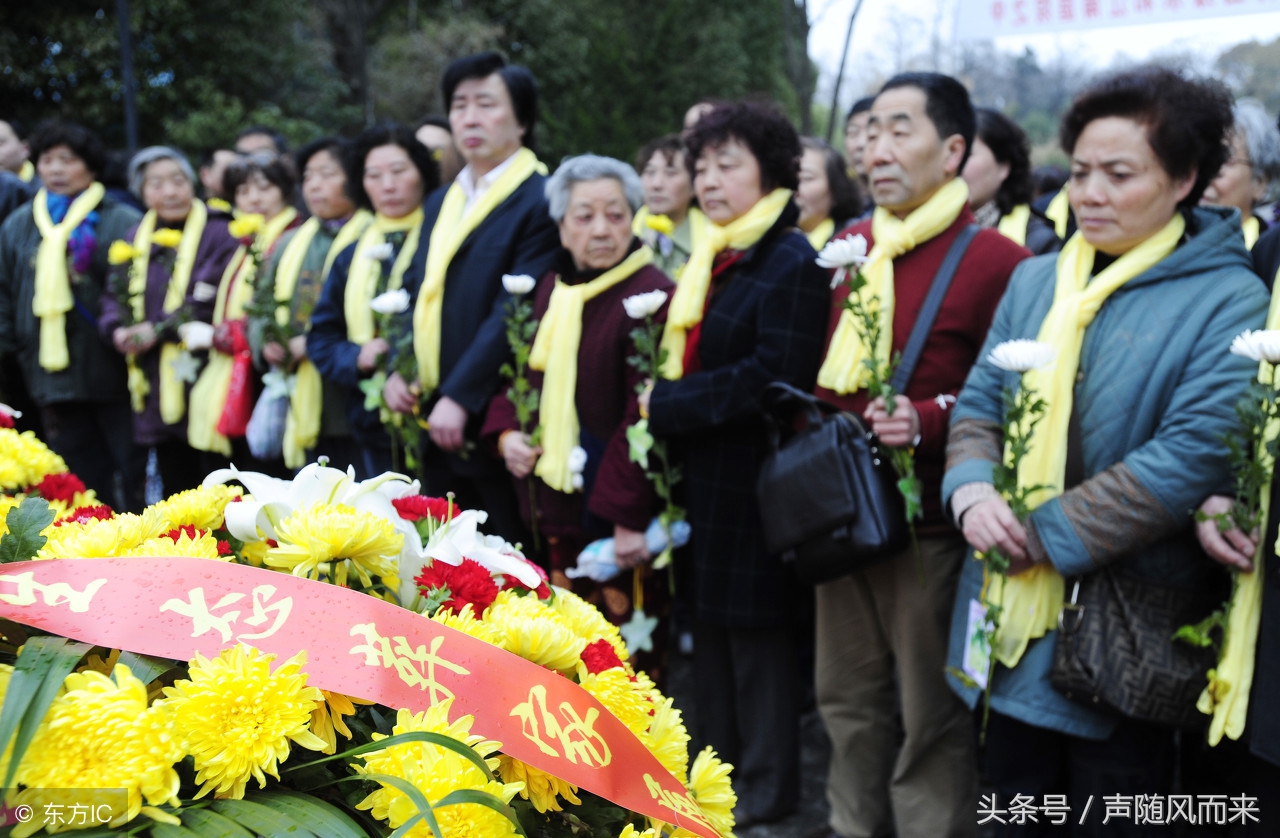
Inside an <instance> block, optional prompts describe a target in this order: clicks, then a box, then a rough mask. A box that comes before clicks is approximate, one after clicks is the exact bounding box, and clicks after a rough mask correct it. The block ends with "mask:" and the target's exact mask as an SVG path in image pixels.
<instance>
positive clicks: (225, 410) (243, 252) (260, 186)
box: [187, 151, 300, 477]
mask: <svg viewBox="0 0 1280 838" xmlns="http://www.w3.org/2000/svg"><path fill="white" fill-rule="evenodd" d="M296 179H297V178H296V175H295V173H294V168H293V164H292V163H290V162H289V159H288V158H287V157H278V156H276V155H275V154H273V153H271V152H266V151H257V152H254V153H253V154H250V155H248V156H247V157H243V158H241V159H240V160H237V161H236V162H235V163H233V164H232V165H231V166H230V167H229V168H228V169H227V173H226V176H225V178H224V183H225V184H226V189H227V192H228V193H229V194H231V195H234V196H235V208H236V214H237V216H238V222H239V223H241V224H243V223H244V222H245V221H248V220H252V221H253V222H254V224H253V225H250V226H253V227H254V228H255V229H252V230H246V231H245V232H244V233H243V234H242V235H241V236H240V242H241V244H240V249H239V251H237V253H236V256H235V257H234V258H233V259H232V263H231V265H230V266H229V267H228V268H227V270H226V271H225V272H224V273H223V275H222V279H221V281H220V282H219V284H218V293H217V296H216V297H215V298H214V304H213V320H212V323H213V329H214V330H213V333H212V336H211V344H212V350H213V351H212V352H210V353H209V363H208V365H207V366H205V368H204V370H203V371H202V372H201V373H200V377H199V378H198V379H197V380H196V384H195V386H194V387H193V388H191V413H190V418H189V419H188V422H187V438H188V440H189V441H190V443H191V447H193V448H195V449H197V450H200V451H205V452H208V453H209V454H210V456H209V457H207V458H206V463H207V464H208V465H214V464H225V462H226V458H231V459H233V460H234V461H235V462H236V463H237V464H238V465H240V466H241V467H245V464H246V463H248V464H249V466H248V467H251V468H254V469H256V470H258V471H270V472H273V473H276V474H278V476H281V477H284V476H286V475H287V474H288V472H287V471H286V470H285V469H284V468H283V464H282V463H280V462H279V461H278V460H259V459H258V458H256V457H253V456H252V455H251V454H250V453H249V448H248V445H247V444H246V443H245V441H244V425H245V424H246V423H247V422H248V419H249V415H248V413H249V411H248V409H246V408H251V406H252V405H251V404H246V402H247V401H248V400H249V399H252V397H254V396H256V395H257V389H255V388H251V387H237V390H238V391H239V392H238V393H237V398H241V397H243V399H244V401H240V402H237V401H233V400H231V399H229V396H230V395H231V390H232V386H231V385H232V379H233V376H234V377H236V378H248V377H252V361H251V359H250V354H249V341H248V335H247V329H246V326H247V321H246V316H245V307H246V306H247V305H248V304H249V302H250V301H251V300H252V299H253V290H254V286H255V283H256V281H257V272H258V271H259V270H261V266H260V264H259V262H258V260H259V259H260V260H261V261H262V262H263V263H265V262H266V261H267V260H269V259H270V258H271V256H272V254H273V253H274V252H275V248H276V246H277V245H278V244H279V241H280V237H281V236H282V235H283V234H284V233H285V231H286V230H291V229H293V228H294V227H296V226H298V224H299V223H300V219H299V218H298V211H297V210H296V209H294V208H293V207H292V206H291V203H292V201H293V190H294V184H295V182H296ZM236 227H237V223H236V222H233V223H232V225H231V230H232V232H233V234H234V233H235V232H236ZM193 342H194V343H195V345H192V344H193ZM201 343H202V341H200V340H199V339H194V338H192V337H190V336H188V338H187V346H188V348H191V349H206V348H209V347H207V346H202V345H200V344H201ZM237 365H238V366H240V368H241V369H240V371H239V372H233V370H234V369H235V367H236V366H237Z"/></svg>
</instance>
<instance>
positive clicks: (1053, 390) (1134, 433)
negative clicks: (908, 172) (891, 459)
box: [943, 67, 1267, 835]
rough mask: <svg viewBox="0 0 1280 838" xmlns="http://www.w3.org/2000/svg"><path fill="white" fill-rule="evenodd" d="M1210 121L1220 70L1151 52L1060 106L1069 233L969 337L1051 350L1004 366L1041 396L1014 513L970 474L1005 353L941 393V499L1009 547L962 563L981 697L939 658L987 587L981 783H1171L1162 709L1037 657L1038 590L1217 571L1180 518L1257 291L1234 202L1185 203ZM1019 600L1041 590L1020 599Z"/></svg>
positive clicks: (983, 476) (1073, 788) (1036, 788)
mask: <svg viewBox="0 0 1280 838" xmlns="http://www.w3.org/2000/svg"><path fill="white" fill-rule="evenodd" d="M1230 127H1231V99H1230V97H1229V96H1228V94H1227V92H1226V90H1225V89H1224V88H1223V87H1222V86H1221V85H1220V84H1217V83H1213V82H1195V81H1189V80H1187V79H1185V78H1183V77H1182V76H1180V75H1179V74H1177V73H1176V72H1174V71H1172V70H1167V69H1160V68H1151V67H1148V68H1139V69H1135V70H1130V71H1126V72H1122V73H1120V74H1118V75H1115V76H1112V77H1110V78H1107V79H1104V80H1103V81H1100V82H1098V83H1097V84H1095V85H1094V86H1093V87H1091V88H1089V89H1088V90H1086V91H1085V92H1083V93H1082V94H1080V95H1079V96H1078V97H1077V98H1076V100H1075V101H1074V103H1073V104H1072V106H1071V109H1070V110H1069V111H1068V112H1067V114H1066V115H1065V116H1064V117H1063V121H1062V127H1061V135H1060V136H1061V141H1062V146H1063V149H1064V150H1065V151H1066V152H1067V154H1068V155H1069V156H1070V158H1071V180H1070V181H1069V184H1068V193H1067V194H1068V197H1069V199H1070V202H1071V206H1072V209H1073V211H1074V213H1075V216H1076V218H1077V219H1078V221H1079V225H1080V229H1079V232H1077V233H1076V234H1075V235H1074V236H1072V238H1071V239H1070V240H1069V241H1068V242H1067V243H1066V245H1065V246H1064V247H1063V249H1062V252H1061V254H1060V255H1059V256H1058V258H1057V259H1056V260H1050V259H1032V260H1029V261H1027V262H1023V263H1022V264H1021V265H1020V266H1019V267H1018V269H1017V271H1016V272H1015V273H1014V275H1013V278H1012V280H1011V281H1010V283H1009V288H1008V291H1007V293H1006V294H1005V296H1004V299H1003V300H1002V301H1001V303H1000V307H999V309H998V310H997V311H996V316H995V322H994V324H993V325H992V327H991V331H990V333H989V335H988V338H987V342H986V345H985V346H984V348H983V352H982V357H984V358H987V357H988V353H989V351H990V350H992V349H994V348H995V347H996V346H997V345H998V344H1000V343H1001V342H1003V341H1007V340H1013V339H1020V338H1021V339H1035V340H1039V341H1041V342H1044V343H1047V344H1049V345H1050V346H1051V347H1052V348H1053V351H1054V360H1053V363H1052V364H1051V365H1049V366H1046V367H1042V368H1040V369H1033V370H1032V371H1030V372H1027V373H1026V374H1025V375H1024V376H1023V377H1022V379H1021V386H1023V387H1027V388H1030V389H1033V390H1034V391H1035V393H1036V395H1037V396H1039V397H1040V398H1042V399H1044V401H1045V402H1046V405H1047V406H1046V409H1045V414H1044V417H1043V418H1042V419H1041V420H1040V422H1039V424H1038V425H1037V426H1036V429H1035V433H1034V435H1033V436H1032V437H1031V442H1030V449H1029V451H1028V453H1027V455H1026V456H1025V457H1024V458H1023V459H1022V461H1021V463H1020V464H1019V467H1018V468H1019V470H1018V479H1019V483H1020V485H1023V486H1044V487H1047V488H1043V489H1042V490H1040V491H1037V492H1035V493H1033V494H1032V496H1031V499H1030V505H1031V507H1032V508H1033V511H1032V512H1031V514H1030V515H1029V517H1027V519H1026V520H1024V521H1020V520H1018V518H1017V517H1016V516H1015V515H1014V514H1013V512H1011V510H1010V507H1009V504H1008V503H1007V502H1006V500H1005V499H1004V498H1003V497H1002V496H1000V495H999V494H997V492H996V491H995V489H994V488H993V485H992V481H993V473H994V468H995V466H996V464H997V463H998V462H1000V460H1001V458H1002V457H1001V454H1002V451H1003V446H1002V431H1001V428H1002V421H1003V408H1002V390H1003V389H1004V388H1011V389H1014V390H1016V389H1017V388H1018V387H1019V386H1020V383H1019V374H1018V373H1017V372H1010V371H1004V370H1002V369H1001V368H998V367H997V366H996V365H995V364H994V363H993V362H991V361H990V360H984V361H980V362H979V363H978V365H977V366H975V367H974V368H973V370H972V372H971V373H970V375H969V379H968V382H967V383H966V385H965V388H964V390H963V391H962V392H961V394H960V398H959V401H958V403H957V404H956V407H955V410H954V413H953V416H952V420H951V422H952V423H951V435H950V441H949V445H948V450H947V457H948V463H947V473H946V476H945V478H944V481H943V495H944V500H945V501H947V502H949V503H950V509H951V512H952V513H953V515H954V517H955V520H956V522H957V524H958V525H959V526H960V527H961V529H962V530H963V531H964V536H965V538H966V539H967V540H968V542H969V544H970V545H971V546H972V548H973V550H974V551H976V552H977V553H982V552H984V551H988V550H991V549H993V548H998V549H999V550H1000V551H1002V552H1003V553H1004V554H1005V555H1006V556H1007V557H1009V559H1010V561H1011V565H1010V568H1009V576H1008V581H1007V582H1005V583H1004V584H996V583H994V582H993V583H992V584H991V585H990V586H989V587H988V588H987V590H986V591H985V593H984V584H983V575H984V569H983V568H984V565H983V564H982V563H980V562H978V561H971V562H966V565H965V568H964V571H963V575H962V577H961V580H960V588H959V594H958V596H957V600H956V607H955V612H954V615H953V621H952V632H951V643H950V656H949V663H950V664H951V666H953V667H955V669H954V670H952V671H951V674H949V676H948V677H949V679H950V680H951V683H952V686H953V688H954V689H955V690H956V691H957V692H958V693H959V694H960V695H961V697H962V698H963V699H964V700H966V701H967V702H968V703H969V704H970V705H971V706H972V705H974V704H975V703H976V702H978V701H980V700H981V698H980V694H979V691H978V689H976V688H975V687H974V685H973V684H972V683H971V682H969V683H967V684H966V683H962V680H961V679H959V678H958V676H956V675H955V673H956V672H959V671H960V670H961V669H962V668H963V667H964V666H965V648H966V645H967V644H966V641H967V639H968V638H969V637H971V635H972V633H973V632H972V631H971V629H972V628H973V622H974V618H973V617H971V614H972V613H973V607H972V605H971V604H972V603H979V602H981V601H982V600H983V597H984V596H986V597H987V598H988V599H987V602H988V603H989V604H992V605H999V606H1001V607H1002V611H1001V615H1002V616H1001V625H1000V627H999V629H998V632H997V634H996V637H995V643H994V647H993V649H992V657H994V659H995V662H996V665H995V667H994V671H993V675H992V681H991V714H990V722H989V727H988V729H987V734H986V735H987V740H986V741H987V766H986V769H987V776H988V779H989V780H990V782H991V783H992V784H993V785H994V787H995V789H996V792H997V795H998V798H999V799H1000V800H1001V801H1007V800H1010V799H1012V797H1013V795H1015V794H1030V795H1034V796H1037V798H1038V796H1039V795H1042V794H1044V793H1045V792H1054V793H1065V794H1067V795H1068V799H1069V800H1071V801H1078V800H1084V799H1085V798H1086V797H1087V796H1088V795H1089V794H1097V795H1101V794H1103V793H1105V794H1110V795H1116V794H1120V795H1126V796H1128V795H1133V794H1136V793H1141V794H1148V795H1150V794H1158V795H1163V794H1166V793H1168V792H1169V791H1170V790H1171V783H1172V779H1173V776H1172V775H1173V765H1174V764H1175V762H1176V761H1175V760H1174V759H1173V748H1174V735H1173V729H1172V728H1169V727H1164V726H1161V725H1159V724H1156V723H1153V722H1152V721H1150V720H1148V719H1144V718H1131V717H1128V716H1124V715H1122V714H1121V713H1120V712H1119V711H1118V710H1117V709H1115V708H1111V707H1108V706H1105V705H1104V704H1102V703H1099V702H1098V701H1097V700H1096V699H1095V700H1090V697H1087V696H1080V695H1077V696H1076V699H1075V700H1072V699H1071V698H1069V697H1068V696H1067V695H1066V694H1065V693H1059V692H1057V691H1055V690H1054V689H1053V687H1052V686H1051V684H1050V677H1049V676H1050V671H1051V668H1052V665H1053V658H1054V646H1055V642H1059V641H1060V638H1059V637H1058V636H1057V631H1056V629H1057V625H1058V623H1057V620H1058V612H1059V608H1058V607H1056V603H1059V602H1062V600H1063V597H1064V591H1065V592H1066V594H1065V595H1069V592H1070V591H1071V590H1073V589H1074V584H1072V585H1070V586H1065V585H1064V582H1063V580H1064V577H1065V578H1067V579H1068V580H1079V581H1080V583H1081V586H1082V587H1085V588H1087V587H1088V586H1091V585H1095V584H1097V585H1107V586H1111V585H1116V586H1120V585H1121V583H1122V582H1125V581H1126V580H1133V582H1134V586H1135V587H1136V588H1137V589H1140V590H1154V589H1156V588H1157V587H1158V588H1160V589H1161V590H1163V591H1164V592H1165V595H1166V596H1167V598H1168V601H1170V602H1174V603H1181V604H1182V605H1183V606H1188V605H1189V607H1190V608H1191V609H1192V610H1194V608H1195V602H1196V601H1197V598H1198V597H1199V596H1200V594H1199V593H1198V592H1202V591H1206V590H1208V591H1212V589H1213V587H1214V583H1215V581H1216V577H1218V574H1217V573H1216V572H1215V570H1214V569H1213V567H1212V565H1211V564H1210V563H1208V562H1206V561H1205V560H1204V556H1203V554H1202V553H1201V552H1200V551H1199V549H1198V547H1197V545H1196V543H1195V540H1194V538H1193V537H1192V533H1191V528H1192V518H1191V510H1193V509H1195V507H1196V506H1197V505H1198V504H1199V503H1200V501H1201V500H1203V499H1204V498H1205V497H1206V496H1207V495H1208V494H1209V493H1210V492H1211V491H1213V490H1214V489H1215V488H1216V487H1218V486H1221V485H1223V484H1224V483H1226V484H1229V483H1230V479H1231V476H1230V473H1229V469H1228V464H1227V456H1226V447H1225V446H1224V445H1223V444H1222V441H1221V438H1222V436H1223V435H1224V434H1225V433H1227V432H1228V431H1230V430H1232V427H1233V423H1234V413H1233V411H1232V406H1233V404H1234V403H1235V401H1236V399H1237V398H1238V397H1239V396H1240V395H1241V393H1242V392H1243V391H1244V388H1245V386H1246V384H1247V383H1248V380H1249V377H1250V375H1251V374H1252V373H1253V372H1255V371H1256V365H1255V364H1253V363H1252V362H1250V361H1248V360H1247V359H1245V358H1241V357H1238V356H1235V355H1232V354H1230V353H1229V352H1228V347H1229V346H1230V345H1231V342H1232V339H1233V337H1234V336H1235V335H1237V334H1238V333H1239V332H1241V331H1242V330H1244V329H1246V328H1256V327H1258V326H1260V325H1261V324H1262V322H1263V316H1264V314H1265V313H1266V309H1267V299H1266V293H1265V289H1264V288H1263V286H1262V284H1261V283H1259V282H1258V280H1257V277H1256V276H1254V275H1253V273H1252V271H1251V270H1250V267H1249V259H1248V253H1247V252H1246V251H1245V249H1244V243H1243V241H1242V239H1241V237H1240V231H1239V223H1238V221H1237V220H1236V216H1235V213H1233V212H1230V211H1227V210H1224V209H1220V208H1207V207H1198V208H1197V204H1198V203H1199V200H1200V196H1201V194H1202V193H1203V192H1204V190H1205V188H1206V187H1207V186H1208V184H1209V181H1210V180H1212V179H1213V177H1214V176H1215V175H1216V174H1217V172H1218V171H1219V169H1220V168H1221V167H1222V163H1223V161H1224V160H1225V158H1226V156H1227V151H1226V137H1227V132H1228V131H1229V130H1230ZM1031 602H1042V603H1054V607H1048V608H1044V607H1042V608H1039V609H1031V608H1029V607H1024V606H1025V605H1026V604H1027V603H1031ZM1210 610H1211V607H1210ZM1086 619H1095V620H1096V619H1103V620H1106V619H1107V617H1106V611H1105V610H1103V611H1099V612H1096V613H1095V614H1094V615H1091V616H1089V617H1086ZM1103 625H1104V627H1108V626H1109V623H1104V624H1103ZM1108 630H1109V631H1110V630H1111V629H1108ZM1111 633H1112V634H1113V635H1115V636H1119V635H1120V634H1121V633H1122V630H1121V628H1120V627H1119V626H1115V627H1114V630H1113V631H1111ZM1154 642H1156V643H1158V644H1165V643H1171V642H1172V640H1171V639H1164V638H1160V639H1158V640H1156V641H1154ZM1149 652H1150V654H1152V655H1153V656H1154V655H1158V654H1160V652H1161V650H1160V649H1157V648H1152V649H1150V650H1149ZM1102 653H1103V654H1107V652H1106V651H1103V652H1102ZM1112 653H1114V652H1112ZM971 665H972V664H971ZM1046 828H1047V827H1046ZM1003 829H1004V828H1003V827H1001V828H999V829H998V830H997V832H1001V831H1002V830H1003ZM1010 829H1011V828H1010ZM1009 834H1013V833H1012V832H1010V833H1009ZM1017 834H1018V835H1024V834H1032V833H1028V832H1026V831H1019V832H1017ZM1035 834H1039V833H1035ZM1091 834H1092V833H1091Z"/></svg>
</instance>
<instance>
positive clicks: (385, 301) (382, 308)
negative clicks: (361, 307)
mask: <svg viewBox="0 0 1280 838" xmlns="http://www.w3.org/2000/svg"><path fill="white" fill-rule="evenodd" d="M369 308H371V309H373V310H374V311H376V312H377V313H378V314H387V315H391V314H400V313H402V312H405V311H408V310H409V292H408V291H406V290H404V289H403V288H397V289H395V290H394V291H383V292H382V293H381V294H379V295H378V296H376V297H374V298H373V300H372V301H371V302H370V303H369Z"/></svg>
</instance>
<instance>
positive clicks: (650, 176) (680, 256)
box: [632, 134, 708, 277]
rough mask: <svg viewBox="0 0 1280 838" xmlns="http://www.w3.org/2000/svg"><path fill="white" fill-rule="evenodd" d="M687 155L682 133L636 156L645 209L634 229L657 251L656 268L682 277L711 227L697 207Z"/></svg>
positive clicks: (641, 151)
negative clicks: (684, 269) (682, 270)
mask: <svg viewBox="0 0 1280 838" xmlns="http://www.w3.org/2000/svg"><path fill="white" fill-rule="evenodd" d="M684 154H685V152H684V140H682V139H681V138H680V135H679V134H668V135H667V136H665V137H659V138H658V139H656V140H653V141H651V142H650V143H649V144H648V145H646V146H645V147H644V148H642V149H640V153H639V154H637V155H636V170H637V171H639V172H640V185H641V186H642V187H643V188H644V206H642V207H641V208H640V209H639V210H638V211H637V212H636V217H635V220H634V221H633V222H632V228H633V230H634V231H635V234H636V235H637V236H639V237H640V238H641V239H642V240H643V241H644V242H645V243H646V244H648V245H649V246H650V247H651V248H653V264H654V266H655V267H657V268H658V269H659V270H661V271H662V272H663V273H665V274H666V275H667V276H671V277H674V276H679V273H680V269H681V268H683V267H684V263H685V262H687V261H689V254H690V253H692V252H693V249H694V247H695V246H696V245H697V242H698V240H700V239H701V238H702V236H704V235H706V231H707V224H708V221H707V217H706V215H704V214H703V212H702V210H700V209H698V207H696V206H694V203H693V176H692V175H690V174H689V166H688V165H687V163H686V161H685V156H684ZM663 218H665V219H666V221H665V222H664V221H663V220H662V219H663ZM668 222H669V223H668Z"/></svg>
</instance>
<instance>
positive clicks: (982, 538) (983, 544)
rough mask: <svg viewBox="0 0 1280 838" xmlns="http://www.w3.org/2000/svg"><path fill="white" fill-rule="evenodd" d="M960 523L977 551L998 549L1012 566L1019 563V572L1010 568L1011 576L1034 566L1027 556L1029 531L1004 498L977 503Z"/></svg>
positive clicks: (967, 538)
mask: <svg viewBox="0 0 1280 838" xmlns="http://www.w3.org/2000/svg"><path fill="white" fill-rule="evenodd" d="M961 524H962V527H961V529H962V530H963V532H964V537H965V540H966V541H968V542H969V544H970V546H972V547H973V549H974V550H977V551H978V552H979V553H985V552H986V551H988V550H990V549H991V548H992V547H997V548H999V549H1000V552H1002V553H1004V554H1005V555H1006V556H1008V557H1009V560H1010V562H1011V563H1017V570H1014V567H1013V566H1011V567H1010V572H1011V573H1017V572H1020V571H1022V570H1026V569H1027V568H1028V567H1030V566H1031V565H1030V560H1029V559H1028V557H1027V531H1026V529H1025V528H1024V527H1023V526H1022V523H1021V522H1020V521H1019V520H1018V516H1016V515H1014V514H1013V510H1012V509H1010V508H1009V503H1008V502H1007V501H1006V500H1005V499H1004V498H1000V497H996V498H991V499H990V500H984V501H979V502H978V503H975V504H974V505H973V506H971V507H969V508H968V509H967V510H965V513H964V519H963V520H962V521H961Z"/></svg>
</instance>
